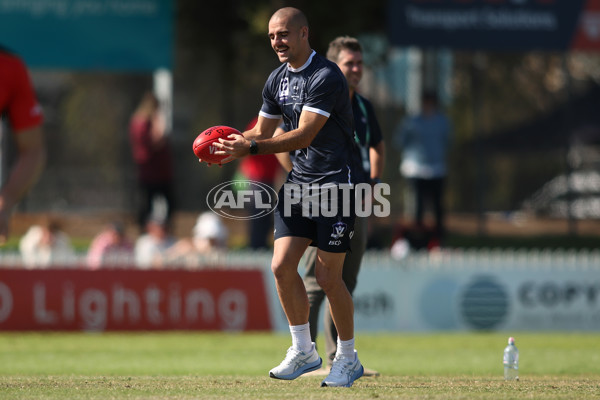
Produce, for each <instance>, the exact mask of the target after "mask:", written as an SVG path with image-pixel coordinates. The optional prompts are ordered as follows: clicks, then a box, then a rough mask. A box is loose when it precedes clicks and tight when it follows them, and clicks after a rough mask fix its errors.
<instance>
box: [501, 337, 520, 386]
mask: <svg viewBox="0 0 600 400" xmlns="http://www.w3.org/2000/svg"><path fill="white" fill-rule="evenodd" d="M503 361H504V379H505V380H507V381H518V380H519V349H517V347H516V346H515V338H514V337H512V336H511V337H509V338H508V346H506V347H505V348H504V360H503Z"/></svg>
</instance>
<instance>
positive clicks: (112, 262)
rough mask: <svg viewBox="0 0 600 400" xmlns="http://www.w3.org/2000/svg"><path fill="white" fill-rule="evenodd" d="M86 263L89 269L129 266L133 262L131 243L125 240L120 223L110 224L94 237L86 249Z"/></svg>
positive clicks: (125, 236) (123, 230)
mask: <svg viewBox="0 0 600 400" xmlns="http://www.w3.org/2000/svg"><path fill="white" fill-rule="evenodd" d="M86 261H87V266H88V268H89V269H98V268H101V267H103V266H116V265H130V264H131V263H132V262H133V243H132V242H131V240H129V239H128V238H127V235H126V234H125V227H124V226H123V224H122V223H121V222H118V221H114V222H111V223H110V224H108V225H107V226H106V227H105V228H104V229H103V230H102V231H101V232H100V233H99V234H98V235H96V237H95V238H94V239H93V240H92V243H91V244H90V247H89V249H88V253H87V260H86Z"/></svg>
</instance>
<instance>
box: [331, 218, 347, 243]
mask: <svg viewBox="0 0 600 400" xmlns="http://www.w3.org/2000/svg"><path fill="white" fill-rule="evenodd" d="M332 226H333V232H332V233H331V237H332V238H334V239H340V238H343V237H344V234H345V233H346V229H348V225H346V224H345V223H343V222H342V221H338V222H336V223H335V224H333V225H332Z"/></svg>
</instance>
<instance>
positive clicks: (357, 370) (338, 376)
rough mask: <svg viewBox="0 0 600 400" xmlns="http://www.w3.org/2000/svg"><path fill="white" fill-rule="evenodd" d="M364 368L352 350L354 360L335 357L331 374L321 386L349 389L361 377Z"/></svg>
mask: <svg viewBox="0 0 600 400" xmlns="http://www.w3.org/2000/svg"><path fill="white" fill-rule="evenodd" d="M363 372H364V368H363V366H362V364H361V363H360V361H359V360H358V354H357V353H356V350H354V359H348V358H346V357H338V356H336V357H335V359H334V360H333V364H332V366H331V372H329V375H328V376H327V378H325V380H323V382H321V387H323V386H342V387H350V386H352V384H353V383H354V381H355V380H357V379H358V378H360V377H361V376H362V375H363Z"/></svg>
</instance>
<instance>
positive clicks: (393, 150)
mask: <svg viewBox="0 0 600 400" xmlns="http://www.w3.org/2000/svg"><path fill="white" fill-rule="evenodd" d="M167 3H168V4H172V5H173V9H174V16H173V43H172V50H173V51H172V58H173V65H172V70H171V74H172V75H171V77H172V83H173V87H172V89H173V93H172V99H170V102H169V103H168V104H165V103H164V101H163V102H162V103H161V101H159V99H157V97H156V92H157V87H156V71H151V70H150V71H148V70H146V71H130V70H126V69H118V68H117V69H93V68H91V69H87V70H85V69H84V70H81V69H77V68H74V69H71V70H70V69H52V68H43V67H36V68H30V69H29V74H30V76H31V82H32V86H33V87H34V88H35V91H36V94H37V98H38V100H39V103H40V105H41V107H42V108H43V110H44V125H43V127H44V133H45V137H46V146H47V161H46V165H45V169H44V171H43V173H42V174H41V176H40V177H39V179H38V181H37V183H36V184H35V185H33V186H32V187H31V188H30V191H29V193H28V195H27V196H25V197H23V198H22V199H21V201H20V202H19V204H18V205H17V206H16V207H15V209H14V215H17V217H18V216H19V215H28V216H29V215H35V216H38V217H37V218H36V219H37V222H36V223H35V224H34V225H33V226H31V227H29V229H28V230H25V231H23V232H18V236H19V237H18V238H16V240H18V242H19V243H18V251H19V252H20V253H21V254H22V257H23V264H24V265H26V266H28V267H33V266H37V267H41V266H47V265H49V264H50V263H52V262H54V261H55V260H57V259H61V258H63V257H67V258H68V257H71V255H73V254H76V255H77V256H78V257H81V253H82V252H83V250H82V249H81V246H79V248H78V250H77V251H76V250H74V246H73V244H72V243H71V240H70V239H69V236H70V235H71V234H70V232H69V231H68V229H65V228H64V227H61V222H62V221H61V218H60V215H61V214H63V215H66V214H70V215H75V214H77V215H81V216H82V218H84V219H85V216H86V215H90V214H94V213H114V214H116V215H119V216H120V217H119V218H118V219H116V220H114V221H113V219H115V218H107V219H106V221H104V224H103V225H105V227H104V228H101V227H100V226H99V227H98V228H97V229H96V230H97V232H96V233H97V236H95V237H89V238H83V239H84V241H89V243H90V245H89V249H88V248H86V250H85V252H86V253H87V256H86V257H87V258H86V262H85V264H86V265H87V267H89V268H99V267H100V266H101V265H103V264H107V265H108V264H110V263H111V260H115V259H117V258H118V259H119V260H134V263H135V264H136V265H138V266H139V267H140V268H154V267H160V266H161V265H162V266H164V265H169V264H174V263H177V262H179V263H183V264H185V263H186V262H187V263H188V264H190V265H191V264H193V262H192V261H190V260H192V259H194V257H196V256H197V255H198V254H200V255H203V257H211V256H212V255H218V254H220V252H223V251H224V250H225V249H226V248H228V247H229V248H232V247H233V248H236V249H237V248H250V249H261V248H265V247H269V246H270V245H271V243H270V240H271V236H270V225H269V224H268V223H263V224H251V226H250V227H249V229H255V230H256V231H250V230H248V231H246V230H245V228H246V224H245V223H244V224H243V225H244V228H243V229H242V230H243V233H242V236H243V237H242V239H241V240H240V239H239V237H238V236H237V235H238V234H239V232H237V231H236V232H232V231H231V229H229V232H228V229H227V223H225V222H224V221H222V220H220V219H219V218H218V217H217V216H216V215H214V214H211V213H210V212H208V213H207V211H208V210H207V206H206V195H207V193H208V192H209V190H210V189H211V188H213V187H214V186H215V185H217V184H219V183H220V182H224V181H228V180H231V179H234V178H235V177H236V176H238V177H239V176H245V177H246V178H248V179H256V180H260V179H262V178H257V177H256V176H254V175H253V174H254V173H257V171H256V169H255V167H253V166H251V165H247V164H245V163H238V162H233V163H230V164H227V165H224V166H223V167H222V168H214V167H213V168H207V167H206V166H204V165H199V164H198V162H197V159H196V158H195V157H194V155H193V153H192V149H191V144H192V142H193V140H194V138H195V137H196V135H197V134H198V133H199V132H201V131H203V130H204V129H206V128H208V127H210V126H214V125H229V126H233V127H237V128H239V129H240V130H242V128H243V127H245V126H246V125H247V124H248V121H250V120H252V118H253V117H254V116H255V115H256V113H257V111H258V109H259V107H260V104H261V99H260V96H259V95H257V93H260V90H261V89H262V85H263V83H264V80H265V78H266V77H267V76H268V73H269V72H270V71H271V70H272V69H273V68H274V67H276V66H277V60H276V57H274V56H273V54H272V49H270V47H269V46H268V41H267V38H266V34H265V32H266V26H267V19H268V16H269V15H270V13H271V9H272V8H273V7H275V8H277V6H279V4H276V3H278V2H269V1H260V0H255V1H249V2H243V3H240V2H235V1H224V2H219V4H213V5H210V6H207V5H206V4H202V2H196V1H192V0H179V1H174V2H160V1H159V2H158V3H157V4H167ZM386 3H387V2H385V1H373V2H366V3H365V2H361V1H358V0H356V1H350V2H347V1H346V2H336V1H334V2H333V3H331V4H329V5H328V7H321V5H318V4H315V5H310V4H303V5H302V8H303V9H304V10H305V12H306V13H307V14H308V15H310V20H311V21H312V26H311V44H312V45H313V47H314V48H315V50H317V51H318V52H320V53H322V54H324V52H325V49H326V46H327V44H328V43H329V41H330V40H331V39H333V38H334V37H336V36H339V35H343V34H348V35H353V36H356V37H358V38H359V39H360V40H361V42H362V43H363V47H364V49H365V50H364V62H365V71H364V78H363V80H362V82H361V83H360V86H359V91H360V93H361V94H364V95H365V96H366V97H368V98H369V99H370V100H371V101H372V103H373V105H374V108H375V111H376V114H377V117H378V120H379V123H380V125H381V130H382V133H383V136H384V139H385V140H386V141H387V142H388V143H389V144H390V145H389V146H388V147H387V148H386V160H387V163H386V168H385V170H384V173H383V175H382V177H381V178H382V181H383V182H385V183H387V184H389V185H390V187H391V190H392V196H390V201H391V205H392V213H391V215H390V217H389V218H385V219H379V220H377V221H375V220H372V221H371V223H372V224H371V225H372V227H371V228H370V237H369V247H370V248H385V249H390V248H393V247H394V248H395V250H394V251H395V252H396V254H398V256H402V254H405V253H406V251H407V249H410V248H417V249H420V248H436V247H439V246H440V245H443V243H439V241H436V240H435V237H437V238H438V239H439V237H440V236H441V232H443V231H444V230H447V229H448V227H447V226H444V219H446V218H447V217H448V215H450V214H457V215H477V216H478V218H479V224H478V229H477V232H474V234H478V235H482V234H485V233H486V227H485V223H486V218H487V217H489V215H490V214H491V213H495V214H496V215H502V216H503V218H506V219H507V220H510V221H514V222H515V223H518V224H524V223H525V224H526V223H527V221H528V219H534V218H536V217H538V216H543V217H547V218H560V219H568V218H570V219H574V220H585V219H595V220H598V219H600V212H599V211H598V210H600V206H598V204H600V200H599V199H600V173H599V172H598V171H599V170H600V128H599V126H600V121H599V117H598V115H600V114H599V113H598V112H597V104H598V102H600V85H599V83H600V68H599V66H600V56H598V54H596V53H592V52H587V53H586V52H565V53H560V52H552V51H547V52H541V51H521V52H517V51H514V52H493V51H489V52H485V51H451V50H448V49H443V48H436V49H434V48H428V49H425V48H417V47H399V46H397V45H393V44H391V43H390V41H389V38H388V36H387V32H386V29H385V23H384V21H386V15H385V13H386V7H387V6H386ZM207 7H208V8H207ZM334 8H335V9H337V10H339V18H338V19H337V22H336V24H332V23H331V13H330V11H329V10H330V9H334ZM207 11H210V12H207ZM215 15H219V16H222V18H215V17H214V16H215ZM223 26H227V27H228V28H227V29H225V30H224V29H223ZM0 41H1V39H0ZM0 44H2V43H0ZM144 45H145V44H144ZM151 45H152V44H151ZM141 46H142V44H140V47H141ZM157 46H158V44H157ZM12 50H15V51H16V52H17V53H18V52H19V51H18V50H19V49H12ZM68 56H69V57H73V54H69V55H68ZM65 57H66V56H65ZM0 79H2V78H1V77H0ZM153 92H154V94H153ZM425 95H427V96H429V97H428V101H429V102H431V100H432V98H433V99H434V103H435V105H436V106H437V107H438V109H437V111H436V112H435V113H436V118H435V122H427V120H426V118H425V117H423V114H421V112H422V111H425V112H426V111H427V109H428V108H429V106H428V105H426V106H424V105H423V104H424V103H423V104H421V103H420V100H421V97H427V96H425ZM161 107H165V108H164V109H163V110H162V112H161ZM424 121H425V122H424ZM569 121H571V122H572V123H570V122H569ZM427 125H436V126H438V127H444V130H447V131H449V132H450V131H451V133H452V140H448V141H447V142H444V143H443V144H442V143H441V142H438V143H437V144H436V145H434V146H432V145H431V144H428V145H427V148H428V149H431V148H436V149H437V150H436V151H438V152H439V153H443V154H444V156H446V155H447V163H446V162H444V163H443V164H442V165H439V166H438V167H439V168H438V167H436V168H434V169H432V170H428V171H425V175H423V169H420V168H419V166H418V165H417V164H415V162H412V161H414V160H415V158H414V157H415V154H417V153H418V152H417V151H415V150H414V149H413V150H411V147H410V143H411V135H410V132H411V129H414V128H415V127H423V126H427ZM446 126H447V128H446ZM2 140H3V142H2V146H3V148H4V149H7V148H14V147H10V146H13V145H14V143H11V141H12V139H11V136H10V135H4V136H3V139H2ZM436 146H437V147H436ZM6 153H7V152H6V151H4V154H5V155H6ZM15 154H16V153H14V152H13V153H10V154H8V157H3V158H2V166H3V168H2V174H3V175H4V178H5V179H6V176H7V168H6V167H7V166H8V165H9V163H10V162H12V161H14V158H15V157H16V155H15ZM411 160H412V161H411ZM271 161H272V160H271ZM265 162H267V161H265ZM269 162H270V161H269ZM269 165H270V167H269V168H268V171H267V172H269V173H271V176H269V177H268V180H269V184H270V185H277V184H278V180H279V179H280V178H279V177H278V176H277V174H275V173H274V172H279V171H277V169H278V168H279V167H278V166H277V165H276V164H269ZM282 175H283V173H282ZM441 177H443V178H444V182H443V186H442V182H440V181H439V178H441ZM431 178H432V179H431ZM265 179H266V178H265ZM442 190H443V192H444V196H443V197H442V195H441V193H442ZM415 193H417V194H421V198H419V197H414V196H413V194H415ZM423 196H425V197H427V198H428V199H429V198H431V199H433V202H432V203H433V207H427V209H426V210H424V208H423V203H422V202H421V200H422V198H423ZM429 203H430V202H429V201H427V204H429ZM123 215H124V216H125V217H122V216H123ZM177 215H186V216H187V218H192V219H197V221H196V223H195V224H194V227H193V229H192V231H191V232H184V233H182V232H181V231H180V230H178V229H177V228H178V227H177V226H176V222H175V218H174V217H175V216H177ZM261 222H262V221H261ZM267 222H268V221H267ZM413 222H414V223H415V224H413ZM189 225H191V222H190V224H189ZM239 225H242V224H239ZM131 227H134V228H135V229H133V230H132V229H131ZM265 227H267V228H265ZM236 228H238V227H236ZM186 229H187V228H186ZM176 231H177V233H176ZM252 232H254V233H252ZM565 233H571V234H574V233H577V229H576V225H575V224H574V223H573V224H570V225H569V226H568V227H567V225H566V224H565ZM13 234H14V232H13ZM434 236H435V237H434ZM432 238H433V239H434V240H432ZM77 239H78V240H80V239H82V238H77ZM398 239H405V240H404V241H398ZM142 254H143V256H142ZM186 260H187V261H186Z"/></svg>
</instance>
